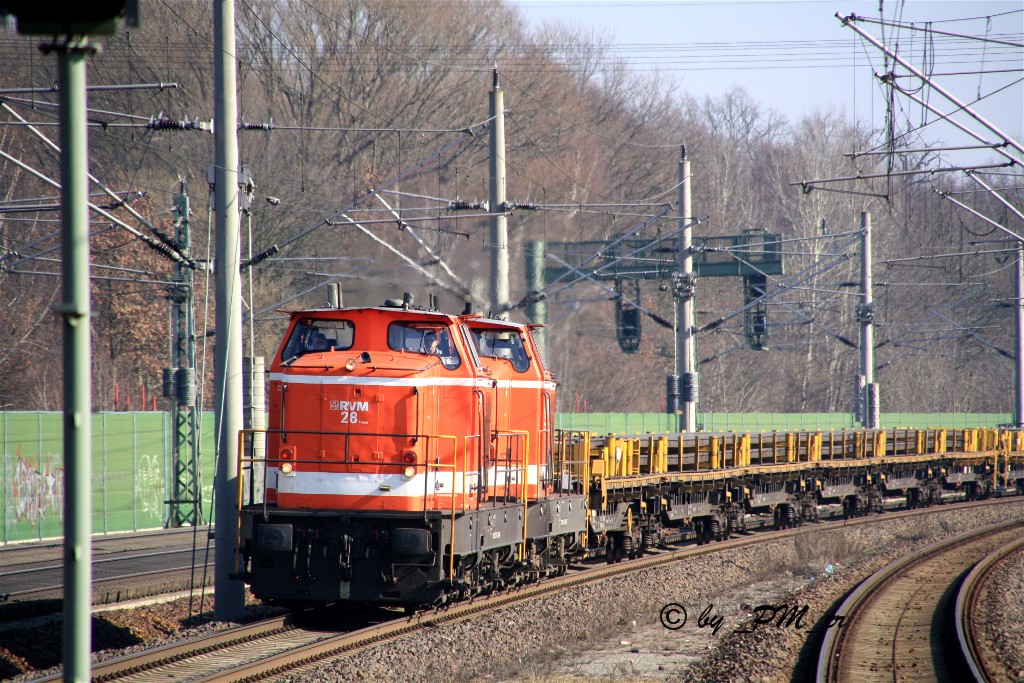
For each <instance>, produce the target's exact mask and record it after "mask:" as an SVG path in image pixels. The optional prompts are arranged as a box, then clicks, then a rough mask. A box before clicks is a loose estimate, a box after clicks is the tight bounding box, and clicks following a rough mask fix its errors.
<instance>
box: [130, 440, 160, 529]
mask: <svg viewBox="0 0 1024 683" xmlns="http://www.w3.org/2000/svg"><path fill="white" fill-rule="evenodd" d="M162 462H163V458H162V456H159V455H142V456H139V464H138V473H137V475H136V476H137V477H138V479H137V480H136V487H135V490H136V491H137V492H138V497H139V498H138V500H139V506H140V508H141V510H140V511H141V512H143V513H146V514H151V515H156V516H158V517H160V518H161V519H162V518H163V513H164V505H163V498H164V496H163V493H164V470H163V467H162V465H161V463H162Z"/></svg>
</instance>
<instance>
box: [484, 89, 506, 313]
mask: <svg viewBox="0 0 1024 683" xmlns="http://www.w3.org/2000/svg"><path fill="white" fill-rule="evenodd" d="M489 105H490V106H489V112H488V113H489V116H490V120H491V123H490V127H489V128H488V130H490V133H491V134H490V158H491V163H490V166H491V168H490V171H491V183H490V208H489V211H490V212H491V214H493V215H492V216H491V230H490V233H491V234H490V238H491V314H492V315H493V316H494V317H496V318H503V319H505V320H508V317H509V316H508V305H509V294H508V221H507V219H506V218H505V94H504V93H503V92H502V90H501V84H500V83H499V82H498V70H497V69H495V70H494V80H493V87H492V88H491V95H490V98H489Z"/></svg>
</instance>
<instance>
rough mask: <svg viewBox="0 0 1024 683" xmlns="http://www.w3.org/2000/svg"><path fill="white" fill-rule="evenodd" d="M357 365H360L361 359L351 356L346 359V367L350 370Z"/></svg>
mask: <svg viewBox="0 0 1024 683" xmlns="http://www.w3.org/2000/svg"><path fill="white" fill-rule="evenodd" d="M357 367H359V361H358V360H356V359H355V358H349V359H348V360H347V361H345V369H346V370H348V371H349V372H352V371H353V370H355V369H356V368H357Z"/></svg>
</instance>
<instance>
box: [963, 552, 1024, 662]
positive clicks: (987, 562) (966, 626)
mask: <svg viewBox="0 0 1024 683" xmlns="http://www.w3.org/2000/svg"><path fill="white" fill-rule="evenodd" d="M1021 549H1024V538H1020V539H1017V540H1016V541H1012V542H1010V543H1007V544H1006V545H1004V546H1003V547H1001V548H999V549H997V550H994V551H993V552H991V553H990V554H989V555H988V556H987V557H985V558H984V559H983V560H981V561H979V562H978V563H977V564H976V565H974V568H973V569H971V571H970V573H969V574H967V576H966V577H965V578H964V581H963V583H962V584H961V585H960V590H959V591H957V595H956V638H957V642H958V643H959V644H960V651H961V652H962V653H963V657H964V660H965V661H966V662H967V669H968V670H969V671H970V673H971V675H972V676H973V677H974V680H976V681H994V680H997V678H998V677H997V676H996V675H995V672H993V671H992V668H991V666H990V662H989V661H988V658H987V657H986V656H985V655H986V652H985V648H984V647H983V646H982V644H981V643H980V642H979V640H978V632H977V627H976V626H975V621H976V619H975V615H974V611H975V607H976V606H977V603H978V600H979V599H980V598H981V594H982V592H983V589H984V587H985V585H986V583H987V582H988V581H989V579H990V577H991V576H992V573H993V572H994V571H995V569H996V567H997V566H998V565H999V563H1000V562H1002V561H1003V560H1004V559H1006V558H1007V557H1009V556H1010V555H1012V554H1014V553H1016V552H1019V551H1020V550H1021Z"/></svg>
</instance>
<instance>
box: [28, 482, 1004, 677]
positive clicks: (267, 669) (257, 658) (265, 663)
mask: <svg viewBox="0 0 1024 683" xmlns="http://www.w3.org/2000/svg"><path fill="white" fill-rule="evenodd" d="M999 502H1005V501H986V502H980V503H969V504H965V505H964V506H958V507H965V506H983V505H991V504H998V503H999ZM932 511H934V508H933V509H932V510H931V511H929V510H910V511H905V512H902V513H898V514H900V515H904V516H907V517H914V516H919V515H927V514H929V513H930V512H932ZM893 516H894V515H885V516H884V517H875V516H873V517H869V518H860V519H851V520H845V521H843V520H836V521H829V522H822V523H819V524H814V525H813V528H814V529H818V530H827V529H828V528H829V527H830V526H835V527H840V526H843V525H846V526H852V525H861V524H870V523H873V522H875V521H878V520H882V519H891V518H893ZM806 529H807V527H803V528H795V529H789V530H786V531H775V532H771V533H765V534H760V533H759V534H752V535H749V536H741V537H736V538H733V539H730V540H728V541H723V542H720V543H715V544H712V545H705V546H687V547H684V548H680V549H671V550H660V551H656V552H655V553H652V554H650V555H647V556H644V557H642V558H640V559H636V560H632V561H629V562H624V563H620V564H613V565H588V566H585V567H577V568H573V569H570V570H569V571H568V572H567V573H566V575H565V576H562V577H559V578H556V579H551V580H548V581H545V582H543V583H540V584H528V585H525V586H520V587H517V588H513V589H510V590H507V591H504V592H501V593H496V594H493V595H490V596H485V597H478V598H475V599H474V600H472V601H471V602H464V603H457V604H454V605H451V606H449V607H447V608H443V609H440V610H435V611H432V612H426V613H420V614H418V615H416V616H414V617H405V616H402V617H397V618H388V619H386V620H384V621H379V622H378V623H372V624H369V625H367V624H366V623H365V622H364V623H363V624H361V625H360V626H359V627H356V625H355V624H354V623H353V624H352V628H351V630H349V629H347V628H338V626H337V624H336V623H331V624H329V625H324V624H327V622H323V623H322V624H321V625H316V624H314V625H312V626H310V625H309V624H306V623H303V622H300V623H299V624H296V623H295V622H293V621H290V620H288V619H285V618H278V619H272V620H268V621H264V622H259V623H258V624H253V625H251V626H247V627H239V628H236V629H228V630H225V631H221V632H218V633H216V634H212V635H211V636H209V637H206V638H201V639H196V640H192V641H188V642H185V643H180V644H176V645H173V646H165V647H162V648H157V649H155V650H150V651H146V652H142V653H138V654H134V655H130V656H128V657H123V658H120V659H117V660H111V661H108V662H104V663H102V664H100V665H97V666H96V667H95V668H94V670H93V677H94V680H102V681H115V680H117V681H152V680H162V681H184V680H189V681H195V680H202V681H258V680H274V679H276V678H280V677H285V676H289V677H290V676H295V675H297V674H298V673H299V672H301V671H304V670H307V669H312V668H315V667H316V666H317V665H319V664H321V663H322V662H324V661H327V660H330V659H334V658H338V657H347V656H352V655H355V654H356V653H358V652H360V651H362V650H364V649H365V648H369V647H372V646H376V645H380V644H382V643H386V642H389V641H391V640H394V639H397V638H401V637H404V636H408V635H411V634H414V633H416V632H418V631H422V630H424V629H431V628H436V627H439V626H442V625H446V624H449V623H454V622H457V621H460V620H465V619H470V618H476V617H478V616H482V615H484V614H486V613H488V612H491V611H494V610H497V609H501V608H505V607H509V606H512V605H515V604H517V603H522V602H525V601H529V600H535V599H538V598H542V597H543V596H545V595H551V594H553V593H556V592H558V591H563V590H567V589H569V588H574V587H577V586H583V585H585V584H587V583H591V582H597V581H602V580H605V579H608V578H611V577H615V576H623V575H625V574H628V573H633V572H639V571H645V570H649V569H653V568H656V567H659V566H664V565H668V564H671V563H675V562H679V561H681V560H684V559H687V558H694V557H697V556H700V555H705V554H709V553H714V552H716V551H718V550H719V549H726V548H738V547H743V546H749V545H753V544H757V543H761V542H766V541H772V540H778V539H782V538H786V537H789V536H793V535H796V534H800V533H802V532H804V531H806ZM391 614H394V613H391ZM335 621H336V619H335ZM58 677H59V676H55V677H52V678H47V679H41V680H45V681H53V680H57V679H58Z"/></svg>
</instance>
